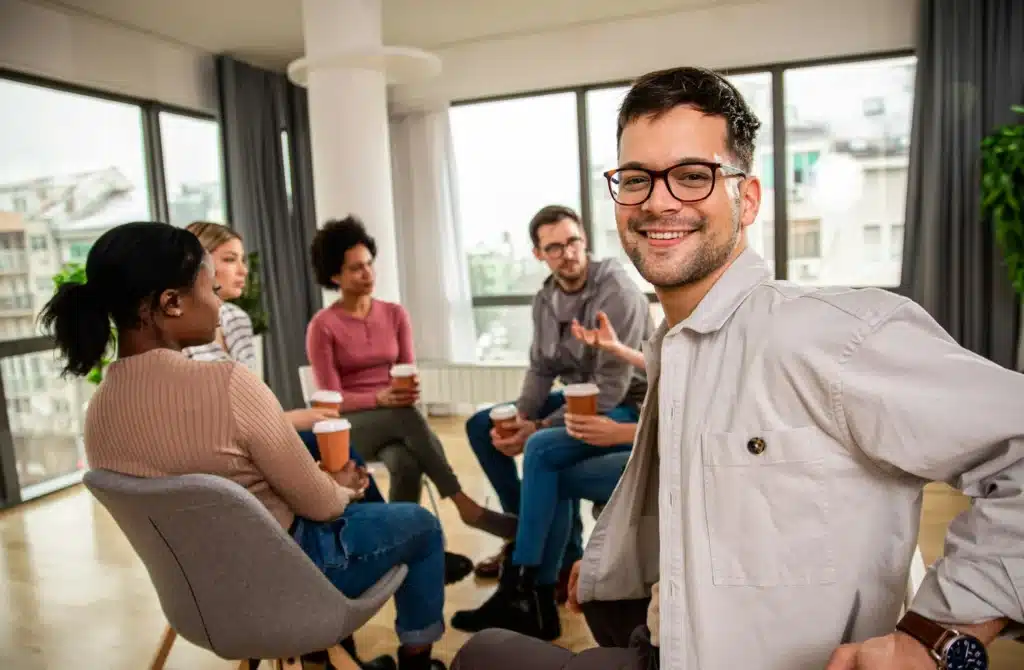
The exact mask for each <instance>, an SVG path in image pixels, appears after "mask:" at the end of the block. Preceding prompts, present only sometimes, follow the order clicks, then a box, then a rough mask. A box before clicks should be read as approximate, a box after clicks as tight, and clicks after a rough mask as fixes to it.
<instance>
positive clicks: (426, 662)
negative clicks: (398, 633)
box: [398, 648, 445, 670]
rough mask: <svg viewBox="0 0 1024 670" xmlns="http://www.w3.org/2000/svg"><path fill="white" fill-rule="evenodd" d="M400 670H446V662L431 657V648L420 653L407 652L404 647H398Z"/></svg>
mask: <svg viewBox="0 0 1024 670" xmlns="http://www.w3.org/2000/svg"><path fill="white" fill-rule="evenodd" d="M398 670H445V667H444V663H442V662H441V661H439V660H437V659H436V658H430V650H429V649H428V650H427V651H424V652H421V653H419V654H407V653H406V652H405V650H404V649H402V648H399V649H398Z"/></svg>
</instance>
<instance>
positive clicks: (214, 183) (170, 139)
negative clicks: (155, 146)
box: [159, 112, 226, 226]
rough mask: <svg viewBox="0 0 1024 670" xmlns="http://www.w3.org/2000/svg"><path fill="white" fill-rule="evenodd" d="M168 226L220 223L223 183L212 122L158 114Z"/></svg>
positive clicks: (214, 123) (164, 113) (216, 132)
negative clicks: (198, 221)
mask: <svg viewBox="0 0 1024 670" xmlns="http://www.w3.org/2000/svg"><path fill="white" fill-rule="evenodd" d="M159 120H160V146H161V148H162V150H163V158H164V181H165V183H166V185H167V212H168V214H169V218H170V220H169V223H172V224H174V225H175V226H187V225H188V224H189V223H191V222H193V221H196V220H204V221H217V222H223V221H224V220H225V218H226V213H225V210H224V180H223V176H222V173H221V159H220V131H219V128H218V125H217V122H216V121H212V120H210V119H201V118H196V117H193V116H184V115H181V114H172V113H170V112H160V115H159Z"/></svg>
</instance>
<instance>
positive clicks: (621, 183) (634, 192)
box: [604, 161, 747, 206]
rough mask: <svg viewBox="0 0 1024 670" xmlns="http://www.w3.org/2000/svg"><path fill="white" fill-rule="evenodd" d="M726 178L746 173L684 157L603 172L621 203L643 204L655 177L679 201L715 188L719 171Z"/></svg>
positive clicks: (703, 196) (696, 199) (700, 196)
mask: <svg viewBox="0 0 1024 670" xmlns="http://www.w3.org/2000/svg"><path fill="white" fill-rule="evenodd" d="M719 172H721V173H722V176H723V177H725V178H729V177H741V178H742V177H746V176H747V174H746V173H745V172H744V171H743V170H740V169H738V168H734V167H732V166H731V165H723V164H722V163H711V162H705V161H686V162H684V163H679V164H678V165H673V166H672V167H669V168H666V169H664V170H648V169H646V168H619V169H615V170H609V171H608V172H605V173H604V177H605V179H607V180H608V192H609V193H611V196H612V200H614V201H615V202H617V203H619V204H620V205H629V206H635V205H642V204H643V203H645V202H647V199H648V198H650V197H651V193H653V192H654V183H655V182H656V181H657V180H658V179H663V180H664V181H665V186H667V187H668V192H669V193H671V194H672V197H673V198H675V199H676V200H678V201H679V202H700V201H701V200H705V199H707V198H708V197H709V196H710V195H711V193H712V192H714V190H715V182H716V181H717V176H718V173H719Z"/></svg>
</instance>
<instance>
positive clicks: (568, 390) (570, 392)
mask: <svg viewBox="0 0 1024 670" xmlns="http://www.w3.org/2000/svg"><path fill="white" fill-rule="evenodd" d="M562 392H563V393H564V394H565V395H567V396H572V397H573V398H579V397H582V396H588V395H597V394H598V393H600V392H601V389H599V388H597V384H590V383H586V384H569V385H568V386H566V387H565V388H564V389H563V390H562Z"/></svg>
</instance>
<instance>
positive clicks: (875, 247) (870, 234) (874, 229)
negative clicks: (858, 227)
mask: <svg viewBox="0 0 1024 670" xmlns="http://www.w3.org/2000/svg"><path fill="white" fill-rule="evenodd" d="M864 260H866V261H870V262H873V263H874V262H878V261H880V260H882V227H881V226H877V225H868V226H864Z"/></svg>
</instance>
